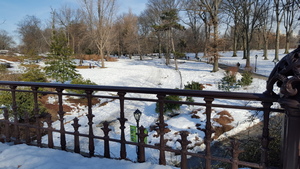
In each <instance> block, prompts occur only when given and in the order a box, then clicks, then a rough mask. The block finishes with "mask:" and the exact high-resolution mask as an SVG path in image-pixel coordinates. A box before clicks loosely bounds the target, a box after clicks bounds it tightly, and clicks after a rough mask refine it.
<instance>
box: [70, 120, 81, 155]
mask: <svg viewBox="0 0 300 169" xmlns="http://www.w3.org/2000/svg"><path fill="white" fill-rule="evenodd" d="M73 121H74V123H73V124H72V126H73V128H74V152H75V153H80V143H79V131H78V129H79V127H80V126H81V125H80V124H79V123H78V121H79V119H78V118H77V117H75V118H74V119H73Z"/></svg>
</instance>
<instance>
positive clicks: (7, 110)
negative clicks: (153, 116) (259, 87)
mask: <svg viewBox="0 0 300 169" xmlns="http://www.w3.org/2000/svg"><path fill="white" fill-rule="evenodd" d="M0 86H1V88H0V91H6V92H8V93H7V94H9V95H11V105H10V107H7V106H6V107H4V106H3V107H1V109H2V111H3V119H2V120H0V124H1V133H0V134H1V140H2V141H3V142H14V143H15V144H20V143H26V144H29V145H36V146H39V147H49V148H55V146H56V145H54V141H53V134H54V133H59V134H60V145H59V148H60V149H61V150H69V149H68V145H67V141H66V135H71V136H73V140H74V142H73V145H74V148H73V150H72V151H74V152H75V153H82V150H81V145H80V141H79V140H80V139H81V138H87V140H88V152H86V153H87V154H88V156H89V157H92V156H95V143H94V141H95V140H97V139H99V140H103V149H104V153H103V154H102V155H101V156H103V157H106V158H111V151H110V149H111V147H110V143H111V142H116V143H119V144H120V153H119V156H118V157H117V158H119V159H128V156H127V149H126V147H127V146H126V145H134V146H137V147H138V151H137V152H138V155H137V158H138V159H137V161H138V162H145V161H146V158H145V152H146V151H147V150H149V149H155V150H158V151H159V159H158V161H159V164H161V165H166V164H167V162H166V152H172V153H175V154H176V155H180V167H181V168H182V169H185V168H188V158H189V157H191V156H192V157H198V158H202V159H203V160H204V161H205V162H204V164H203V166H201V167H200V165H201V164H199V168H202V167H203V168H207V169H209V168H212V167H211V166H212V161H219V162H223V163H228V164H229V165H231V167H232V168H235V169H236V168H238V166H245V167H253V168H267V167H268V150H269V149H268V145H269V141H270V140H271V139H270V136H269V118H270V114H271V113H272V112H283V110H282V109H279V108H272V105H273V103H274V102H277V100H278V97H277V96H267V95H264V94H257V93H236V92H216V91H194V90H177V89H162V88H140V87H117V86H97V85H71V84H53V83H31V82H8V81H0ZM69 89H76V90H84V91H85V93H84V94H74V93H73V94H72V93H68V92H65V91H66V90H69ZM20 92H25V93H28V95H32V96H33V103H34V104H33V107H32V111H33V113H34V117H35V118H34V119H36V121H34V122H33V121H31V120H30V118H29V117H30V115H29V113H28V112H22V113H23V115H22V117H21V116H20V112H18V107H19V106H20V105H18V104H22V103H20V102H18V100H17V93H20ZM97 93H98V94H97ZM40 95H55V96H56V97H57V99H58V104H57V109H58V112H57V113H58V116H59V118H58V121H59V123H60V127H59V129H57V128H54V127H53V126H52V125H53V121H52V119H53V118H51V116H49V115H47V116H45V117H41V115H40V105H39V96H40ZM167 95H178V96H190V97H193V98H197V99H195V100H201V101H194V102H188V101H170V100H166V99H165V97H166V96H167ZM65 96H78V97H84V98H86V103H81V104H86V106H87V107H88V109H87V110H88V112H87V114H86V117H87V119H88V122H87V124H84V125H87V126H88V128H89V130H88V132H87V133H81V132H80V127H81V125H80V124H79V118H77V117H76V118H74V119H73V121H72V126H73V131H66V130H65V121H64V120H65V119H64V118H65V113H66V112H65V110H64V107H63V104H64V99H63V97H65ZM93 98H100V99H111V100H118V102H119V103H118V104H119V105H118V106H119V117H118V118H116V120H118V121H119V128H120V135H119V137H118V138H112V137H110V132H111V129H110V123H109V122H107V121H106V122H103V127H102V128H101V129H102V131H103V135H96V134H95V133H94V126H95V125H96V124H94V120H93V119H94V116H95V115H94V114H93V106H92V99H93ZM199 98H200V99H199ZM216 100H218V103H215V101H216ZM222 100H223V101H224V102H222ZM231 100H234V101H236V100H241V101H247V102H249V101H253V102H260V103H261V106H256V107H253V106H248V105H247V104H240V105H237V104H230V101H231ZM136 101H137V102H154V103H158V105H159V115H158V120H157V126H156V127H157V136H158V137H159V140H160V141H159V143H158V144H148V143H145V142H144V141H139V142H132V141H130V140H126V135H125V128H126V123H127V121H128V119H127V118H128V114H126V113H125V112H127V110H126V108H125V107H126V106H128V105H127V104H130V103H131V102H136ZM166 103H176V104H185V105H194V106H199V107H203V108H205V116H206V121H205V124H206V125H205V128H202V130H203V132H204V133H205V137H204V138H203V139H204V144H205V151H204V153H198V152H191V151H189V150H188V145H189V144H190V141H189V140H188V139H187V137H188V135H189V133H188V132H187V131H180V136H181V139H179V140H178V141H179V143H180V144H181V148H180V149H172V148H170V147H168V146H166V142H167V140H166V139H165V129H166V128H167V127H168V126H167V124H166V122H165V120H166V119H165V116H164V112H163V111H164V106H165V104H166ZM0 106H1V103H0ZM139 108H140V107H136V108H134V109H139ZM214 108H224V109H243V110H251V111H259V112H263V129H262V131H261V154H262V155H261V161H260V162H259V163H251V162H246V161H239V159H238V157H239V154H240V152H241V151H239V144H237V142H236V141H233V142H232V143H233V144H232V145H233V147H232V148H231V152H232V156H231V157H229V158H225V157H218V156H213V155H212V152H211V144H212V141H213V140H212V134H213V126H212V124H211V120H212V117H211V113H212V110H213V109H214ZM103 113H110V112H103ZM20 118H22V121H21V119H20ZM200 120H201V119H199V121H200ZM43 122H45V123H46V124H47V125H46V124H45V125H43ZM141 124H142V126H141V127H140V128H139V132H138V133H140V134H138V136H139V139H138V140H144V138H145V137H147V134H145V133H144V130H145V128H144V127H146V128H148V127H149V126H143V123H142V122H141ZM127 126H128V125H127ZM42 137H47V143H44V142H42Z"/></svg>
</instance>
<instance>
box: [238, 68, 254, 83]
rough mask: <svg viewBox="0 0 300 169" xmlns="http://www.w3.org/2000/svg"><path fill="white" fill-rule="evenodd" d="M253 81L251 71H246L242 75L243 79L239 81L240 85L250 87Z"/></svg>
mask: <svg viewBox="0 0 300 169" xmlns="http://www.w3.org/2000/svg"><path fill="white" fill-rule="evenodd" d="M252 80H253V77H252V73H251V72H250V71H245V72H244V73H243V74H242V79H241V80H239V81H238V84H239V85H241V86H249V85H251V83H252Z"/></svg>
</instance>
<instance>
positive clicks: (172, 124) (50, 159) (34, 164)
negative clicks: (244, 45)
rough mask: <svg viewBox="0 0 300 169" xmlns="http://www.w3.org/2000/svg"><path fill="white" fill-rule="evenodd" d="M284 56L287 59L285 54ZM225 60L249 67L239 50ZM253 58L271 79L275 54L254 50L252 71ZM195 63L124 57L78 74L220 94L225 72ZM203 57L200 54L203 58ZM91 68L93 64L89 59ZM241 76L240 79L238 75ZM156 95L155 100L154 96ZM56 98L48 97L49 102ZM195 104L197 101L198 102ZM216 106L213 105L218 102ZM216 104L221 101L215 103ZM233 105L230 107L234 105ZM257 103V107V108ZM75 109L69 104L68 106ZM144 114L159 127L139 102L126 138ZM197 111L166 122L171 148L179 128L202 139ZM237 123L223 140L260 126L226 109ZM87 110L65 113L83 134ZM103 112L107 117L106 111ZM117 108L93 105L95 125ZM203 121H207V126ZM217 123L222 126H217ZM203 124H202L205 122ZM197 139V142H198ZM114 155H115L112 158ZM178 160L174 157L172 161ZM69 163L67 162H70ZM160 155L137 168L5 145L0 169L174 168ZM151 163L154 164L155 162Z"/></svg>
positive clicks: (183, 111)
mask: <svg viewBox="0 0 300 169" xmlns="http://www.w3.org/2000/svg"><path fill="white" fill-rule="evenodd" d="M282 52H283V51H280V52H279V53H280V58H282V57H283V56H284V54H281V53H282ZM220 54H221V55H222V57H221V58H220V61H219V62H220V63H223V64H227V65H230V66H235V65H236V63H237V62H239V63H240V64H241V68H242V67H244V65H245V60H243V59H242V52H238V57H231V55H232V52H220ZM255 55H258V58H257V72H256V73H259V74H261V75H263V76H268V75H269V74H270V72H271V70H272V69H273V67H274V63H273V62H272V60H273V59H274V51H269V57H268V58H269V60H263V57H262V51H252V52H251V57H252V58H251V65H252V67H253V68H254V66H255V65H254V63H255V57H254V56H255ZM189 56H190V58H191V60H179V64H178V67H179V70H175V69H174V64H171V65H170V66H166V65H165V64H164V60H161V59H158V58H146V57H145V58H144V60H142V61H141V60H139V58H138V57H136V58H135V57H134V58H133V59H131V60H130V59H128V58H120V59H118V61H117V62H106V63H105V67H106V68H99V67H97V66H96V67H95V68H93V69H78V72H79V73H80V74H81V75H82V76H83V77H84V78H85V79H90V80H91V81H93V82H95V83H97V84H98V85H109V86H131V87H151V88H171V89H174V88H183V86H184V85H185V84H187V83H188V82H192V81H195V82H200V83H202V84H204V86H205V89H204V90H210V91H218V82H220V80H221V79H222V77H224V70H220V71H218V72H215V73H212V72H211V70H212V65H210V64H206V63H203V62H198V61H195V60H193V59H192V55H191V54H189ZM200 56H201V54H200ZM85 63H86V64H87V65H88V64H89V63H90V61H85ZM17 65H18V63H13V66H14V68H12V69H11V70H12V71H19V70H18V67H17ZM237 77H238V78H241V75H240V74H238V75H237ZM265 87H266V81H265V80H263V79H256V78H255V79H253V83H252V85H251V86H248V87H245V88H239V89H236V90H234V91H233V92H235V91H237V92H246V93H262V92H264V91H265V90H266V88H265ZM153 97H155V96H153ZM53 101H54V100H53V99H52V100H51V99H49V103H51V102H53ZM196 101H197V100H196ZM214 103H215V102H214ZM216 103H218V100H216ZM231 104H232V103H231ZM233 104H237V105H241V104H245V103H242V102H236V103H233ZM255 104H258V103H253V106H255ZM70 106H71V105H70ZM137 108H138V109H139V110H141V112H143V114H142V116H141V120H140V124H141V125H143V126H145V127H147V126H151V125H153V124H155V122H156V119H157V116H158V115H157V113H155V103H147V102H146V103H140V102H134V103H131V104H126V105H125V116H126V118H127V119H128V121H127V122H126V129H125V133H126V139H127V140H130V131H129V128H130V125H135V124H136V122H135V119H134V117H133V116H132V113H133V112H134V110H136V109H137ZM194 109H195V107H190V106H182V107H181V108H180V115H179V116H176V117H174V118H170V119H168V120H166V123H167V124H168V128H170V130H171V132H169V133H167V134H166V138H173V139H172V140H170V141H169V142H168V143H167V145H168V146H171V147H173V148H176V147H177V146H179V145H180V144H179V143H178V142H176V140H177V139H179V136H175V135H174V133H176V132H178V131H180V130H188V131H189V132H190V133H191V134H190V136H189V139H190V140H191V141H192V144H196V143H197V142H201V141H203V137H204V133H203V132H201V131H199V130H197V129H196V123H199V120H195V119H192V118H191V117H190V116H191V115H190V112H191V111H193V110H194ZM222 110H224V109H215V110H214V111H215V112H213V114H212V117H213V118H214V117H216V116H218V115H217V113H218V112H220V111H222ZM228 111H229V112H230V113H231V116H232V118H233V119H234V120H233V121H232V123H231V125H232V126H233V129H232V130H230V131H229V132H227V133H224V134H223V135H221V136H220V138H222V137H227V136H230V135H233V134H236V133H238V132H239V131H241V130H245V129H246V128H247V127H249V126H251V125H253V124H255V123H258V122H259V121H260V119H259V118H256V119H253V120H252V121H250V122H249V120H248V118H249V116H251V115H253V113H254V112H251V111H246V110H228ZM84 112H86V107H85V106H82V107H80V110H77V111H76V112H75V111H74V112H67V115H66V116H65V120H66V121H71V120H72V119H73V118H74V117H76V116H77V117H79V120H80V123H81V124H82V127H81V128H80V132H82V133H84V132H86V133H87V131H88V127H87V126H86V127H85V125H86V124H87V118H86V116H81V115H82V114H84ZM103 112H105V113H103ZM118 113H119V106H118V101H110V102H108V103H107V104H106V105H105V106H101V107H99V106H95V107H93V114H94V115H95V118H94V119H93V121H94V124H99V123H101V121H104V120H108V121H110V120H114V119H116V118H117V117H118ZM197 115H198V116H200V117H201V120H202V121H205V118H206V117H205V116H204V115H203V111H198V112H197ZM203 123H204V122H203ZM213 123H214V124H213V125H218V124H216V122H213ZM203 125H204V124H203ZM53 127H54V128H59V123H58V122H54V123H53ZM65 127H66V130H70V131H72V129H73V127H72V126H71V123H67V124H66V125H65ZM112 127H113V128H112V133H111V135H112V137H116V138H118V137H119V136H118V134H119V133H118V131H119V129H118V128H119V126H118V124H116V125H115V126H112ZM94 129H95V135H102V133H101V131H100V129H99V127H98V130H97V129H96V125H95V127H94ZM153 134H155V132H150V133H149V137H148V142H150V143H151V144H154V143H156V142H158V138H155V137H153ZM54 138H55V140H54V144H55V145H56V146H59V141H60V138H59V135H54ZM194 138H198V140H196V139H194ZM42 141H43V142H44V143H47V137H43V140H42ZM67 141H68V142H67V146H68V147H69V148H71V149H72V148H73V145H72V144H73V141H72V137H70V138H68V137H67ZM87 144H88V142H87V139H82V140H81V146H82V148H81V149H82V151H85V150H86V151H88V145H87ZM95 146H96V149H95V154H96V155H97V154H99V155H102V154H103V145H102V142H100V141H96V142H95ZM135 150H136V149H135V146H128V147H127V156H128V158H129V159H130V160H132V161H135V160H136V152H135ZM199 150H203V146H198V147H195V148H194V149H193V151H199ZM119 151H120V150H119V144H113V143H112V144H111V155H112V157H113V158H114V157H116V158H117V157H118V154H119ZM114 155H115V156H114ZM170 158H176V157H170ZM66 159H67V160H66ZM157 159H158V153H157V151H156V150H151V151H148V150H147V151H146V161H147V162H146V163H143V164H135V163H131V162H128V161H123V160H122V161H117V160H111V159H99V158H82V157H81V156H80V155H78V154H74V153H67V152H62V151H58V150H51V149H45V148H37V147H29V146H26V145H17V146H8V145H7V144H0V169H12V168H14V169H15V168H24V169H25V168H28V169H31V168H42V169H47V168H49V169H50V168H56V169H69V168H70V169H71V168H72V169H73V168H74V169H81V168H100V169H102V168H103V169H104V168H109V169H115V168H120V166H122V168H123V169H127V168H128V169H129V168H130V169H135V168H137V169H164V168H166V169H170V168H174V167H171V166H159V165H155V164H158V161H157ZM151 163H152V164H151Z"/></svg>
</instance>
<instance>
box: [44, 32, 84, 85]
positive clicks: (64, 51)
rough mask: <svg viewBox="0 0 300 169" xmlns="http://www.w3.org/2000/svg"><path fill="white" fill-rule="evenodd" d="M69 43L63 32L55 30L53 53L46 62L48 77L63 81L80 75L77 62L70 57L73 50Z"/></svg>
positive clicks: (51, 47) (52, 43) (52, 44)
mask: <svg viewBox="0 0 300 169" xmlns="http://www.w3.org/2000/svg"><path fill="white" fill-rule="evenodd" d="M67 44H68V43H67V38H66V37H65V35H64V33H63V32H58V33H57V32H56V31H53V36H52V42H51V46H50V49H51V54H50V55H49V59H48V61H47V62H46V64H47V66H46V67H45V72H46V75H47V76H48V77H50V78H53V79H55V80H56V81H58V82H62V83H65V82H66V81H69V80H72V79H74V78H76V77H78V76H79V74H77V73H76V72H77V71H76V66H75V62H73V60H72V58H71V57H70V56H71V54H72V50H71V48H69V47H68V45H67Z"/></svg>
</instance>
